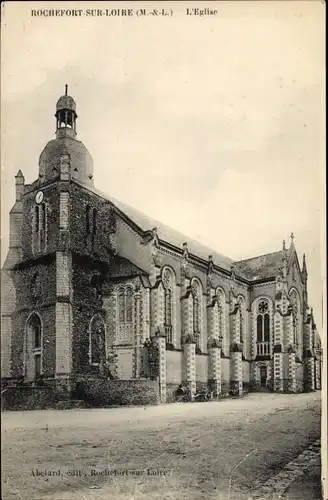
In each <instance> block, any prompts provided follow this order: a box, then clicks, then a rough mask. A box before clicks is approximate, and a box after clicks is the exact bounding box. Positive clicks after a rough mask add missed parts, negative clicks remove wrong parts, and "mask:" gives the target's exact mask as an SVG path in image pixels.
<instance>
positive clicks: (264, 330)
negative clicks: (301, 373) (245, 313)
mask: <svg viewBox="0 0 328 500" xmlns="http://www.w3.org/2000/svg"><path fill="white" fill-rule="evenodd" d="M256 340H257V343H258V344H259V345H258V348H257V352H258V354H259V355H267V354H270V312H269V302H268V301H267V300H261V302H259V304H258V307H257V316H256Z"/></svg>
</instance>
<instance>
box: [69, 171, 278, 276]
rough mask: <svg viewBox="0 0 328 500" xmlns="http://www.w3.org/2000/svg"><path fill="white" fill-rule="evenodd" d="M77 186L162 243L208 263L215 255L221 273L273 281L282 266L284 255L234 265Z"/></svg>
mask: <svg viewBox="0 0 328 500" xmlns="http://www.w3.org/2000/svg"><path fill="white" fill-rule="evenodd" d="M75 182H77V183H78V184H80V185H82V186H83V187H84V188H86V189H88V190H90V191H92V192H94V193H95V194H97V195H99V196H101V197H102V198H104V199H106V200H108V201H109V202H111V203H112V204H113V205H114V206H115V207H116V208H118V209H119V210H120V211H121V212H123V213H124V214H125V215H126V216H127V217H128V218H129V219H130V220H131V221H132V222H134V224H136V225H137V226H138V227H139V228H140V229H141V230H142V231H148V230H152V229H153V228H155V227H156V228H157V235H158V238H159V240H162V241H163V242H166V243H169V244H171V245H173V246H175V247H178V248H180V249H182V247H183V243H187V244H188V252H189V254H192V255H195V256H197V257H200V258H201V259H203V260H206V261H207V260H208V257H209V255H212V256H213V262H214V264H215V265H217V266H219V267H221V269H225V270H226V271H230V270H231V266H232V265H234V266H235V273H236V276H239V277H243V278H245V279H247V280H249V281H254V280H258V279H264V278H271V277H273V276H275V274H276V272H277V271H278V269H279V267H281V265H282V256H283V252H282V251H278V252H273V253H269V254H266V255H261V256H259V257H253V258H251V259H246V260H241V261H234V260H233V259H230V258H229V257H226V256H224V255H222V254H220V253H218V252H216V251H215V250H213V249H212V248H209V247H207V246H205V245H202V244H201V243H199V242H197V241H195V240H193V239H191V238H188V236H185V235H183V234H181V233H180V232H178V231H176V230H175V229H172V228H170V227H169V226H166V225H165V224H163V223H162V222H159V221H157V220H155V219H152V218H151V217H149V216H148V215H145V214H143V213H142V212H140V211H139V210H136V209H135V208H133V207H131V206H129V205H127V204H126V203H123V202H121V201H119V200H116V199H115V198H113V197H111V196H108V195H107V194H105V193H103V192H101V191H99V190H98V189H95V188H93V187H90V186H85V185H84V184H82V183H80V182H78V181H76V180H75Z"/></svg>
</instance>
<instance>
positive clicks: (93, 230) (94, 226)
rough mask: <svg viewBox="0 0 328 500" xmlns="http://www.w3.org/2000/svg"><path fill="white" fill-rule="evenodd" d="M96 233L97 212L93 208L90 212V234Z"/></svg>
mask: <svg viewBox="0 0 328 500" xmlns="http://www.w3.org/2000/svg"><path fill="white" fill-rule="evenodd" d="M96 232H97V210H96V209H95V208H94V209H93V210H92V233H93V234H96Z"/></svg>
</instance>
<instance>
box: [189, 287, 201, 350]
mask: <svg viewBox="0 0 328 500" xmlns="http://www.w3.org/2000/svg"><path fill="white" fill-rule="evenodd" d="M191 290H192V305H193V307H192V310H193V318H192V319H193V332H194V335H195V337H196V342H197V344H196V345H197V348H198V349H201V346H202V336H201V333H202V332H201V299H202V288H201V285H200V283H199V282H198V280H193V282H192V285H191Z"/></svg>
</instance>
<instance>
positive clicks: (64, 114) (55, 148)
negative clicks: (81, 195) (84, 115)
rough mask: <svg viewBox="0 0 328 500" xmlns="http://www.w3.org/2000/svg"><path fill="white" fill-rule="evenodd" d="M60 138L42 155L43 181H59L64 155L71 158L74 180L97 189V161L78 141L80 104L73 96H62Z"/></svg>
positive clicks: (58, 118) (58, 114)
mask: <svg viewBox="0 0 328 500" xmlns="http://www.w3.org/2000/svg"><path fill="white" fill-rule="evenodd" d="M55 116H56V124H57V126H56V139H53V140H52V141H49V142H48V144H47V145H46V146H45V148H44V150H43V151H42V153H41V154H40V159H39V176H40V179H41V181H42V182H44V181H48V180H51V179H55V178H56V177H57V176H58V174H59V170H60V161H61V157H62V156H63V155H69V157H70V173H71V176H72V178H73V179H77V180H79V181H80V182H83V183H84V184H87V185H89V186H93V161H92V157H91V155H90V153H89V151H88V150H87V148H86V147H85V145H84V144H83V142H81V141H78V140H76V119H77V114H76V103H75V101H74V99H73V97H71V96H69V95H67V85H65V95H63V96H61V97H60V98H59V99H58V101H57V105H56V114H55Z"/></svg>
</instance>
